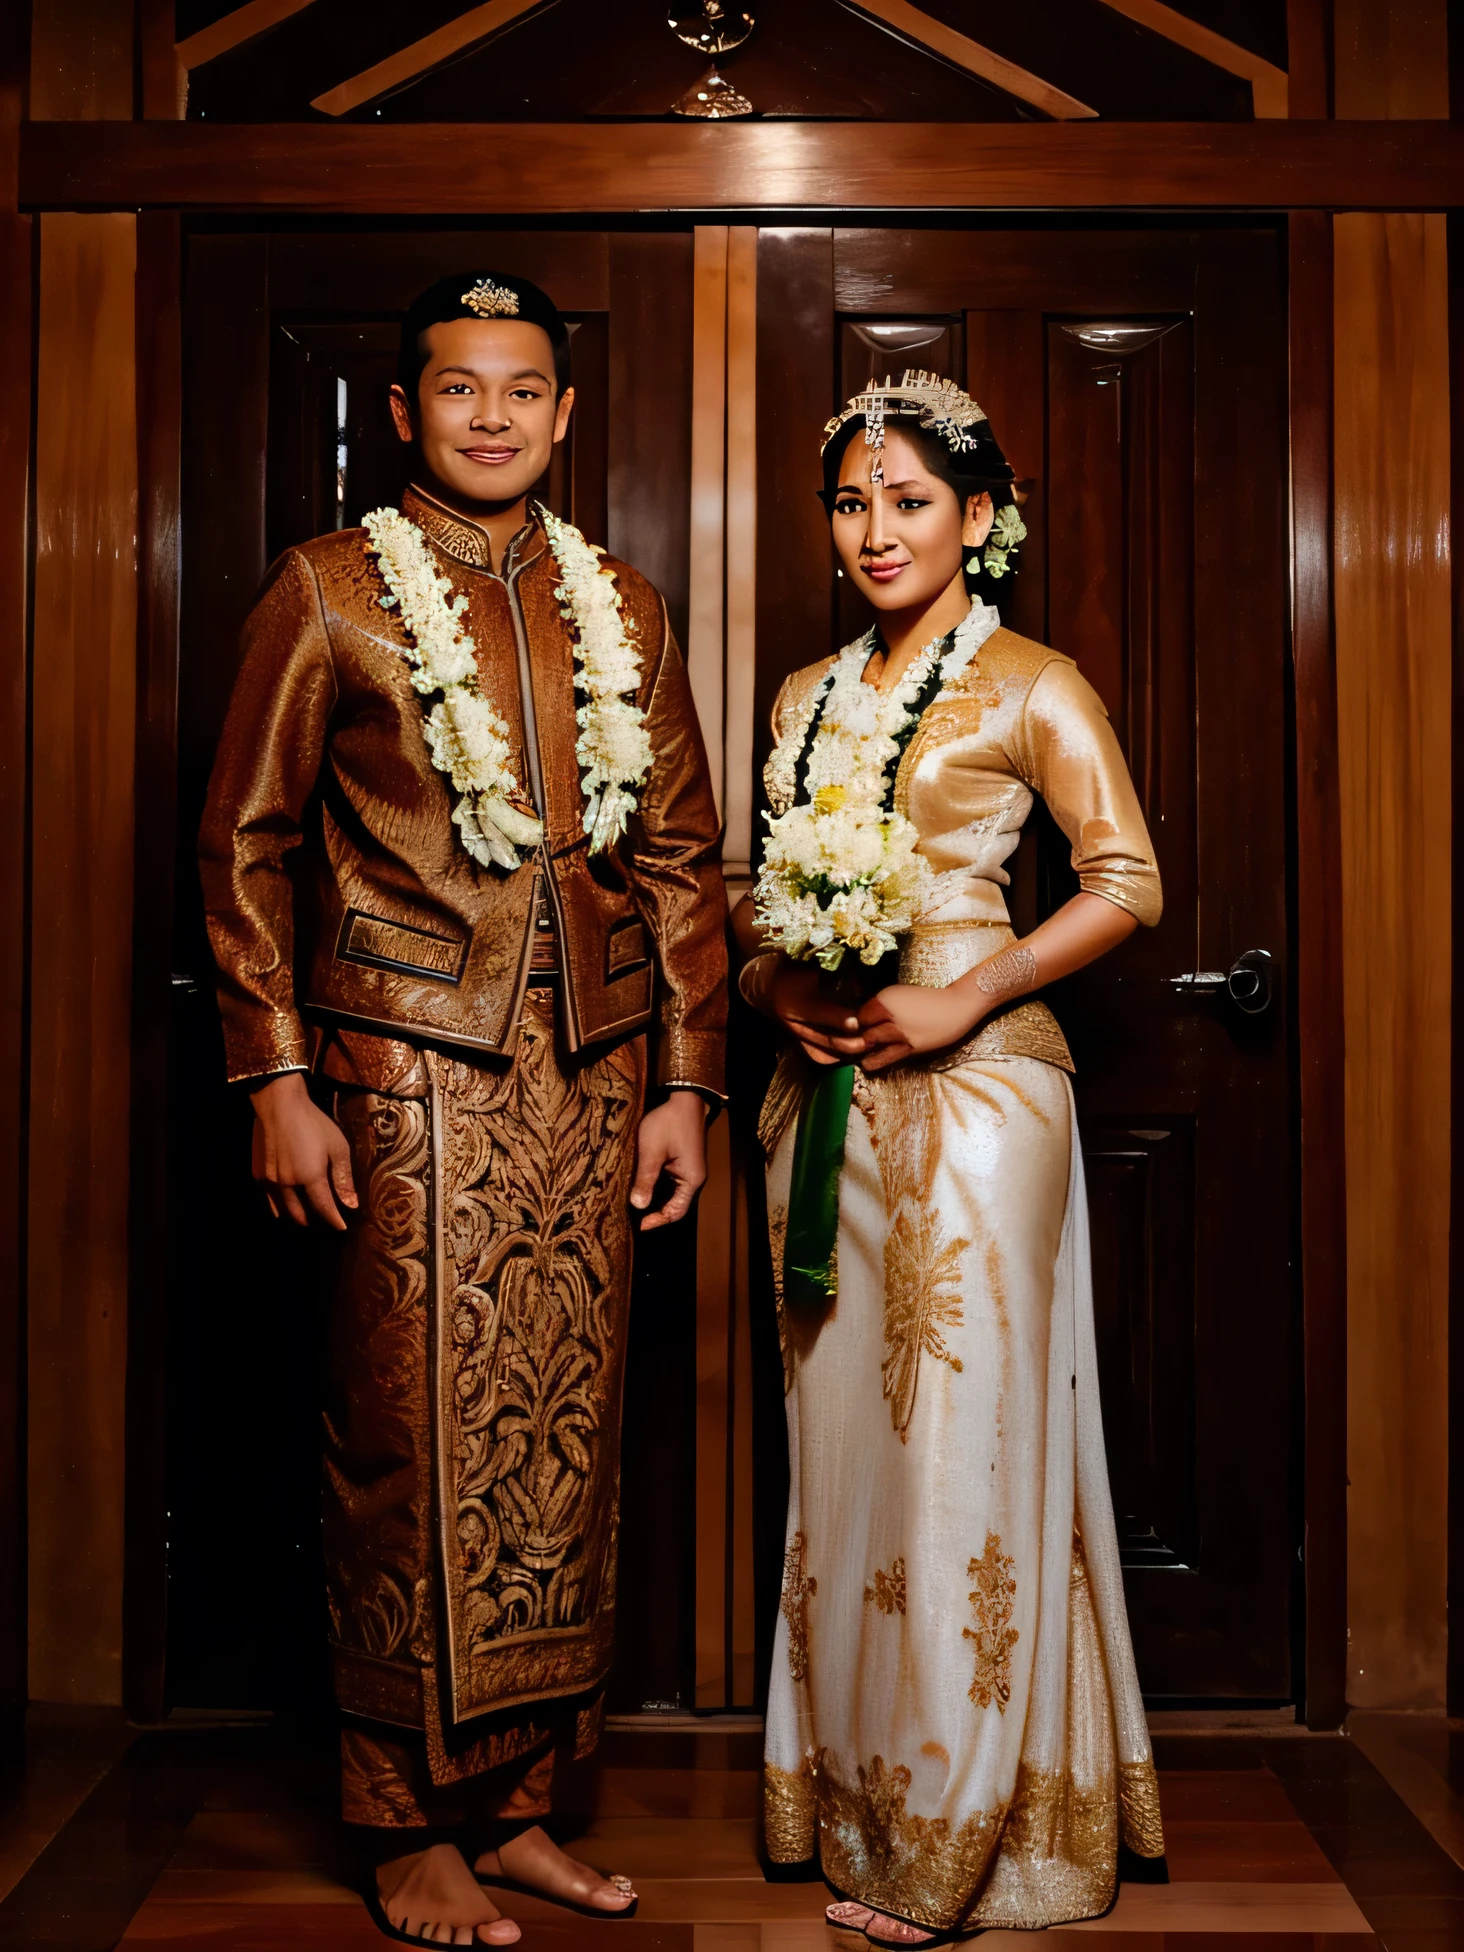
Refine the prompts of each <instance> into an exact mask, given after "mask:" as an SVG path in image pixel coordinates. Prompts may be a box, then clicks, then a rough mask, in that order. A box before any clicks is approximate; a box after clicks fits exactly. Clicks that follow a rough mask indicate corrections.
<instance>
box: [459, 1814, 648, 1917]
mask: <svg viewBox="0 0 1464 1952" xmlns="http://www.w3.org/2000/svg"><path fill="white" fill-rule="evenodd" d="M473 1869H474V1870H475V1871H476V1872H477V1874H478V1876H479V1877H487V1878H493V1877H507V1878H512V1879H513V1881H514V1883H515V1884H524V1885H527V1886H528V1887H529V1888H530V1890H533V1891H537V1892H538V1893H539V1895H540V1896H541V1897H545V1898H551V1899H553V1900H554V1901H555V1902H556V1903H557V1904H570V1905H583V1906H584V1907H585V1908H586V1909H587V1910H589V1911H608V1912H612V1913H613V1912H618V1911H625V1910H627V1909H628V1908H629V1907H630V1906H631V1905H633V1904H634V1903H635V1891H634V1889H633V1887H632V1885H631V1882H630V1879H629V1878H628V1877H610V1878H605V1877H601V1875H600V1873H599V1872H598V1871H592V1870H591V1869H590V1867H589V1865H588V1864H581V1863H579V1862H578V1861H577V1860H576V1859H575V1858H573V1857H566V1856H565V1854H564V1852H563V1851H562V1850H561V1849H560V1848H559V1846H558V1844H557V1843H555V1841H554V1839H553V1838H552V1837H551V1836H550V1835H549V1834H548V1832H547V1831H546V1830H543V1829H541V1828H540V1826H539V1825H538V1824H537V1823H536V1824H535V1825H534V1827H533V1828H532V1829H531V1830H523V1831H520V1833H519V1834H518V1836H516V1837H513V1838H511V1839H510V1841H509V1842H508V1843H506V1844H500V1845H499V1847H498V1849H497V1850H485V1851H484V1852H483V1855H482V1856H481V1857H480V1858H478V1859H477V1861H476V1862H475V1863H474V1865H473Z"/></svg>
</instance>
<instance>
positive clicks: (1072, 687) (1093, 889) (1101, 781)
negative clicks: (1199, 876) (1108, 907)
mask: <svg viewBox="0 0 1464 1952" xmlns="http://www.w3.org/2000/svg"><path fill="white" fill-rule="evenodd" d="M1016 744H1017V750H1016V751H1015V752H1014V753H1013V754H1012V759H1013V762H1014V764H1015V765H1016V768H1017V771H1018V773H1019V774H1020V775H1021V777H1022V778H1023V779H1024V780H1025V781H1026V782H1027V784H1028V785H1029V786H1031V787H1033V788H1035V790H1036V791H1037V792H1039V793H1040V794H1041V795H1042V797H1043V799H1044V800H1045V801H1046V802H1047V804H1048V807H1049V808H1050V809H1051V812H1052V817H1053V819H1054V820H1056V822H1057V824H1058V826H1059V827H1061V829H1062V831H1063V833H1064V834H1066V836H1067V838H1068V840H1069V841H1070V842H1071V843H1072V850H1073V852H1072V862H1073V867H1074V869H1075V870H1076V871H1077V876H1078V883H1079V885H1080V887H1082V888H1083V889H1085V890H1086V892H1087V893H1089V894H1091V895H1102V896H1103V897H1104V899H1105V900H1106V901H1111V902H1115V903H1117V905H1118V906H1119V907H1120V908H1126V909H1127V910H1128V912H1129V913H1130V914H1131V915H1132V916H1134V917H1135V919H1136V920H1138V921H1140V922H1143V923H1145V924H1146V925H1148V926H1149V927H1152V926H1153V925H1154V923H1155V922H1157V921H1158V920H1159V915H1160V911H1161V910H1162V908H1163V906H1164V897H1163V894H1162V892H1161V889H1160V886H1159V863H1158V861H1157V860H1156V859H1155V857H1154V844H1153V842H1152V841H1151V840H1150V838H1149V830H1148V828H1147V826H1146V825H1145V824H1144V816H1143V813H1142V812H1141V810H1140V808H1139V796H1138V794H1137V793H1136V792H1135V791H1134V783H1133V780H1132V779H1131V778H1130V777H1129V769H1128V767H1127V765H1126V764H1125V763H1124V757H1123V753H1122V752H1121V751H1120V749H1119V744H1118V740H1117V738H1116V737H1115V736H1114V731H1113V727H1112V726H1111V725H1110V724H1109V722H1108V714H1107V712H1106V711H1105V710H1104V708H1103V701H1102V699H1101V698H1100V697H1099V696H1098V694H1097V692H1096V691H1094V689H1093V687H1092V686H1091V685H1090V684H1089V683H1088V681H1087V679H1086V678H1085V677H1084V676H1083V675H1082V673H1081V672H1080V671H1079V670H1078V668H1077V666H1076V665H1075V664H1072V663H1071V662H1070V661H1069V660H1068V659H1067V658H1063V657H1054V658H1053V659H1052V660H1051V662H1050V663H1048V664H1045V665H1044V666H1043V667H1042V669H1041V671H1039V672H1038V674H1037V676H1036V678H1035V679H1034V680H1033V683H1032V688H1031V690H1030V691H1029V692H1028V694H1027V699H1026V703H1025V705H1024V707H1023V710H1022V718H1021V726H1020V731H1019V734H1018V738H1017V741H1016Z"/></svg>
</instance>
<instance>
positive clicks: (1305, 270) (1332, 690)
mask: <svg viewBox="0 0 1464 1952" xmlns="http://www.w3.org/2000/svg"><path fill="white" fill-rule="evenodd" d="M1288 268H1289V302H1290V318H1289V333H1290V359H1289V386H1290V409H1291V655H1292V664H1293V670H1294V674H1295V687H1296V868H1297V887H1296V906H1297V969H1296V985H1297V992H1296V994H1297V1009H1296V1024H1297V1042H1298V1047H1299V1058H1298V1062H1299V1074H1300V1075H1299V1082H1300V1090H1301V1286H1302V1312H1303V1337H1304V1353H1303V1362H1304V1366H1305V1371H1306V1404H1307V1413H1306V1469H1305V1480H1306V1482H1305V1493H1304V1495H1305V1501H1306V1716H1307V1721H1308V1724H1309V1725H1310V1726H1311V1727H1312V1728H1335V1727H1337V1726H1338V1725H1339V1724H1340V1722H1341V1720H1342V1718H1343V1716H1344V1714H1345V1713H1346V1702H1347V1692H1346V1647H1347V1497H1346V1481H1347V1181H1346V1175H1347V1152H1346V1124H1345V1116H1346V1109H1345V1088H1344V1078H1345V1072H1344V1051H1345V1045H1344V1036H1343V1028H1344V1027H1343V1014H1342V985H1341V982H1340V980H1339V972H1340V971H1341V969H1342V967H1343V936H1342V835H1341V805H1340V795H1341V787H1340V782H1339V778H1338V756H1337V663H1336V655H1337V651H1336V638H1335V631H1334V617H1333V609H1332V291H1333V270H1332V220H1331V218H1330V217H1328V216H1326V215H1325V214H1324V213H1323V212H1320V211H1310V210H1298V211H1293V213H1292V216H1291V221H1290V225H1289V228H1288Z"/></svg>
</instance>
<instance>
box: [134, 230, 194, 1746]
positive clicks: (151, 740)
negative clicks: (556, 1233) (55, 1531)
mask: <svg viewBox="0 0 1464 1952" xmlns="http://www.w3.org/2000/svg"><path fill="white" fill-rule="evenodd" d="M182 279H183V239H182V234H181V227H180V225H179V221H178V218H177V217H176V216H175V215H174V214H173V213H171V212H169V211H155V210H154V211H147V212H145V213H144V214H143V215H142V216H141V217H140V218H139V219H138V233H137V305H136V321H137V323H136V333H137V435H138V441H137V447H138V507H139V524H138V558H139V560H138V605H137V732H136V760H135V777H136V782H137V791H136V803H135V826H134V834H133V894H132V940H133V945H134V947H133V961H132V1077H133V1080H134V1088H133V1091H132V1098H131V1118H130V1125H129V1135H128V1136H129V1146H128V1151H129V1161H130V1200H131V1204H130V1212H129V1217H128V1282H127V1443H126V1456H127V1470H126V1494H127V1507H126V1531H127V1551H126V1566H125V1577H124V1592H123V1643H122V1692H123V1700H124V1703H125V1704H126V1707H127V1710H128V1712H129V1714H130V1715H131V1716H132V1717H133V1719H134V1720H136V1721H143V1722H148V1721H158V1720H160V1719H161V1717H162V1715H163V1712H164V1707H165V1686H164V1654H165V1646H166V1638H167V1609H168V1592H167V1586H168V1534H167V1509H166V1507H167V1499H166V1495H165V1490H166V1481H165V1469H164V1465H165V1458H164V1446H163V1431H164V1428H165V1419H166V1411H167V1403H166V1391H165V1382H164V1379H165V1377H166V1374H167V1299H168V1225H167V1174H168V1157H167V1146H168V1129H167V1118H166V1103H167V1087H168V1019H169V1013H170V1008H171V1002H172V984H171V973H172V935H173V859H174V851H175V845H176V837H175V822H176V793H177V761H176V754H177V738H178V722H177V711H178V594H179V567H180V563H181V559H182V534H181V522H182V508H181V493H182V472H181V470H182V437H183V331H182V296H183V294H182Z"/></svg>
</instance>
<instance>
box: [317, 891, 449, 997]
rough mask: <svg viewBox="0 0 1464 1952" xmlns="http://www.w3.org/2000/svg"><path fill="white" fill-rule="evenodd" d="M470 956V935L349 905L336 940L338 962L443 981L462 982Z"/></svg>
mask: <svg viewBox="0 0 1464 1952" xmlns="http://www.w3.org/2000/svg"><path fill="white" fill-rule="evenodd" d="M467 959H468V942H467V938H466V937H457V936H450V935H436V934H434V933H433V931H432V930H431V929H421V928H416V927H414V926H413V924H412V923H410V922H393V921H389V920H388V919H387V917H386V916H385V915H372V914H369V913H368V912H367V910H365V909H364V908H348V909H347V910H346V913H345V919H344V920H343V921H342V923H341V932H340V935H339V936H338V937H337V939H336V960H337V962H355V963H363V964H364V965H365V966H366V967H367V968H368V969H396V970H409V971H410V972H411V973H412V975H414V976H432V977H435V978H436V979H437V981H438V982H439V983H460V982H461V981H462V975H463V965H464V964H465V963H466V961H467Z"/></svg>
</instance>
